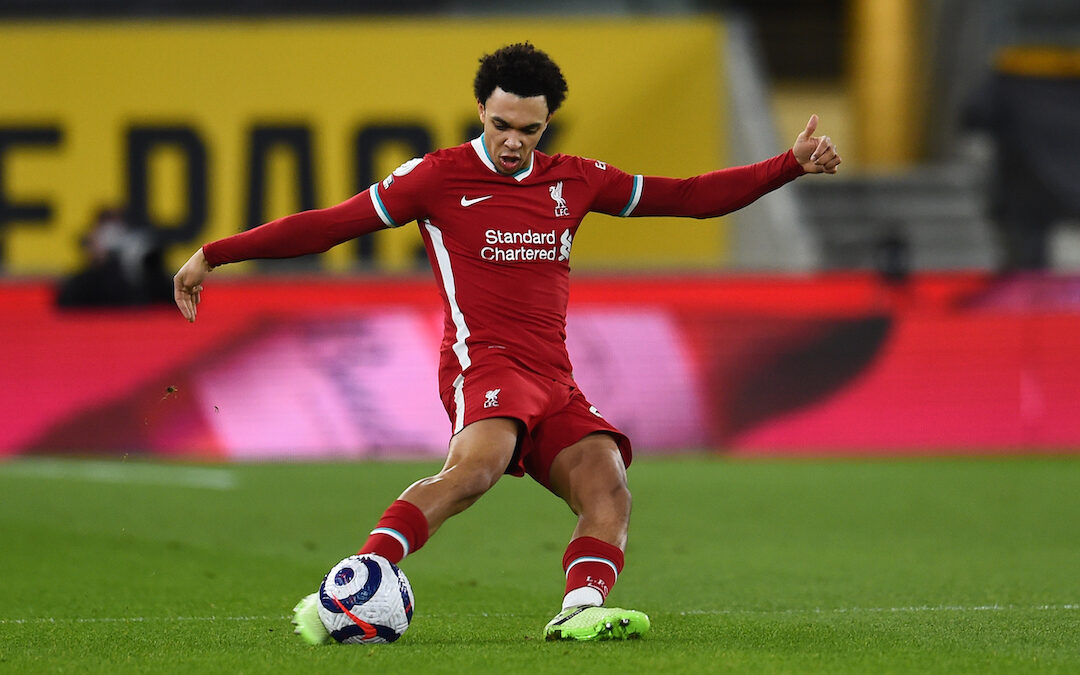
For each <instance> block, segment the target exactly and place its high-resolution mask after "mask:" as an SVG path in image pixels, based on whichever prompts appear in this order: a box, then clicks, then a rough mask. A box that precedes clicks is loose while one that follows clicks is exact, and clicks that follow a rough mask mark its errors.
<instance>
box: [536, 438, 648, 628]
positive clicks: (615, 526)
mask: <svg viewBox="0 0 1080 675" xmlns="http://www.w3.org/2000/svg"><path fill="white" fill-rule="evenodd" d="M548 485H549V487H550V488H551V490H552V491H553V492H554V493H555V494H557V495H558V496H560V497H562V499H563V500H564V501H566V503H567V504H568V505H569V506H570V508H571V510H573V512H574V513H575V514H576V515H577V517H578V521H577V526H576V527H575V528H574V533H573V536H572V539H571V541H570V544H569V545H568V546H567V548H566V553H565V555H564V556H563V569H564V570H565V571H566V593H565V595H564V597H563V611H562V612H560V613H559V614H558V615H557V616H556V617H555V618H554V619H552V620H551V622H550V623H549V624H548V625H547V627H546V628H545V635H546V637H547V638H548V639H575V640H593V639H610V638H627V637H639V636H641V635H643V634H644V633H645V632H646V631H648V629H649V618H648V617H647V616H646V615H645V614H643V613H641V612H637V611H633V610H623V609H619V608H609V607H603V604H604V600H605V599H606V598H607V595H608V593H609V592H610V591H611V588H612V587H613V586H614V585H615V581H616V580H617V579H618V575H619V573H620V572H621V571H622V567H623V551H624V549H625V548H626V537H627V530H628V528H629V525H630V506H631V496H630V490H629V488H628V487H627V483H626V466H625V464H624V460H623V455H622V453H621V452H620V450H619V447H618V445H617V444H616V442H615V438H614V437H613V436H611V435H610V434H608V433H604V432H600V433H592V434H589V435H587V436H586V437H585V438H583V439H581V440H580V441H578V442H577V443H574V444H573V445H571V446H569V447H567V448H566V449H564V450H562V451H561V452H560V453H559V454H558V455H557V456H556V457H555V459H554V460H553V461H552V463H551V468H550V473H549V475H548Z"/></svg>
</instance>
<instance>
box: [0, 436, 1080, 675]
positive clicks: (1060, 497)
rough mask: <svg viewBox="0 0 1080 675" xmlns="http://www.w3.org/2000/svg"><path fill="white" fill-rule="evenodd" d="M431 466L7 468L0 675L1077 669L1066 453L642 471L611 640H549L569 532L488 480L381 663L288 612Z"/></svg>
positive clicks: (537, 492)
mask: <svg viewBox="0 0 1080 675" xmlns="http://www.w3.org/2000/svg"><path fill="white" fill-rule="evenodd" d="M435 470H437V466H436V465H435V464H431V463H394V464H381V463H355V464H314V465H312V464H273V465H228V466H220V465H219V466H191V465H175V464H160V463H149V462H142V461H127V462H86V461H75V460H44V459H41V460H17V461H12V462H8V463H6V464H0V533H2V535H3V539H2V541H3V544H2V550H3V552H2V554H0V670H10V671H11V672H46V671H47V672H80V673H81V672H102V673H105V672H108V673H114V672H139V673H145V672H192V673H196V672H197V673H207V672H347V671H345V670H344V669H350V670H356V669H359V668H362V669H364V670H365V671H368V672H388V673H404V672H409V673H428V672H433V673H435V672H445V673H463V672H469V673H477V672H492V673H494V672H499V673H504V672H530V673H560V674H565V673H575V672H589V673H604V672H611V673H648V672H671V673H691V672H747V673H772V672H798V673H803V672H823V673H845V672H852V673H868V672H873V673H884V672H910V673H933V672H942V673H954V672H976V671H977V672H980V673H984V672H1001V673H1015V672H1055V671H1056V672H1077V671H1080V457H1062V458H1026V459H979V460H903V461H901V460H888V461H886V460H880V461H846V460H845V461H761V462H747V461H730V460H724V459H717V458H706V457H692V458H676V459H666V460H649V459H640V460H638V461H637V462H635V464H634V466H633V467H632V468H631V471H630V480H631V488H632V490H633V492H634V495H635V504H634V521H633V524H632V528H631V543H630V548H629V550H628V554H627V567H626V570H625V571H624V573H623V575H622V577H621V578H620V580H619V584H618V586H617V587H616V588H615V590H614V592H613V593H612V596H611V598H610V602H611V603H612V604H616V605H620V606H625V607H633V608H636V609H641V610H643V611H645V612H647V613H648V614H649V615H650V616H651V618H652V622H653V630H652V632H651V633H650V634H649V635H648V636H647V637H646V638H645V639H644V640H640V641H633V642H628V643H598V644H566V643H547V642H544V641H543V639H542V638H541V632H542V628H543V625H544V623H546V622H547V620H548V619H549V618H550V617H551V615H553V614H554V612H555V611H556V610H557V609H558V603H559V599H560V597H561V594H562V574H561V570H560V558H561V556H562V551H563V547H564V546H565V543H566V539H567V537H568V536H569V533H570V530H571V528H572V525H573V519H572V516H571V514H570V512H569V511H568V510H567V509H566V507H565V506H563V505H562V504H561V503H560V502H559V501H558V500H556V499H555V498H554V497H552V496H551V495H549V494H548V493H546V492H545V491H544V490H543V489H542V488H539V487H537V486H536V485H535V484H532V483H531V482H529V481H528V480H516V479H510V478H506V479H504V480H503V481H501V482H500V484H499V485H498V486H496V488H495V489H494V490H493V491H492V492H491V493H489V494H488V495H487V496H485V497H484V499H482V500H481V501H480V502H479V503H478V504H477V505H476V506H475V507H473V508H472V509H470V510H469V511H468V512H466V513H465V514H463V515H461V516H458V517H457V518H455V519H452V520H451V521H450V522H448V523H447V524H446V525H445V526H444V527H443V529H442V530H441V531H440V532H439V533H438V535H437V536H436V537H434V538H433V539H432V541H431V542H430V543H429V544H428V546H427V547H426V548H425V549H424V550H423V551H421V552H420V553H419V554H417V555H416V556H415V557H413V558H409V559H407V560H406V561H405V564H404V565H403V569H404V570H405V572H406V573H407V574H408V575H409V579H410V580H411V581H412V584H413V588H414V590H415V593H416V612H417V613H416V616H415V619H414V621H413V625H412V627H411V628H410V630H409V632H408V633H407V634H406V635H405V637H404V638H402V639H401V640H400V641H398V642H397V643H395V644H392V645H382V646H374V647H365V646H342V645H333V646H325V647H309V646H307V645H305V644H303V643H302V642H301V641H300V640H299V639H298V638H297V637H296V636H294V635H293V634H292V632H291V626H290V624H289V609H290V608H291V607H292V606H293V604H294V603H295V602H296V600H297V599H299V598H300V597H301V596H302V595H304V594H306V593H308V592H310V591H311V590H313V589H314V588H315V586H316V585H317V584H318V582H319V579H320V577H321V576H322V574H323V573H324V572H325V570H326V569H328V568H329V567H330V566H331V565H332V564H333V563H335V562H337V561H338V560H339V559H340V558H342V557H344V556H345V555H347V554H349V553H351V552H353V551H354V550H355V549H356V548H357V547H358V546H359V545H360V543H361V542H362V541H363V539H364V538H365V536H366V532H367V531H368V529H370V527H371V526H372V524H373V523H374V521H375V519H376V518H377V517H378V515H379V513H381V511H382V509H383V508H384V507H385V506H386V505H387V504H388V503H389V502H390V501H391V500H392V499H393V498H394V497H396V496H397V494H398V493H399V492H400V491H401V490H402V489H403V488H404V487H405V486H406V485H408V484H409V483H411V482H412V481H413V480H415V479H416V478H419V477H421V476H423V475H428V474H430V473H433V472H434V471H435Z"/></svg>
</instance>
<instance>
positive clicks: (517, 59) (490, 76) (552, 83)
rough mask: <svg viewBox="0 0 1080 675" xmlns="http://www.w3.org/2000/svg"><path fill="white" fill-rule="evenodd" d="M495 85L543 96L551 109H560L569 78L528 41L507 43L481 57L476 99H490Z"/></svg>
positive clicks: (475, 86)
mask: <svg viewBox="0 0 1080 675" xmlns="http://www.w3.org/2000/svg"><path fill="white" fill-rule="evenodd" d="M495 87H500V88H501V89H502V90H503V91H505V92H508V93H510V94H517V95H518V96H521V97H529V96H543V97H544V98H545V99H546V100H547V107H548V112H549V113H553V112H555V111H556V110H558V109H559V106H560V105H562V102H563V100H564V99H565V98H566V79H565V78H564V77H563V74H562V71H561V70H559V66H557V65H556V64H555V62H554V61H552V60H551V58H550V57H549V56H548V55H547V54H545V53H544V52H542V51H540V50H539V49H537V48H536V47H533V46H532V45H531V44H529V43H528V42H518V43H516V44H512V45H507V46H505V47H503V48H502V49H499V50H497V51H496V52H495V53H493V54H485V55H484V56H482V57H481V58H480V68H479V69H478V70H477V71H476V80H474V81H473V93H474V94H476V100H477V101H480V102H484V101H487V100H488V98H489V97H490V96H491V92H493V91H495Z"/></svg>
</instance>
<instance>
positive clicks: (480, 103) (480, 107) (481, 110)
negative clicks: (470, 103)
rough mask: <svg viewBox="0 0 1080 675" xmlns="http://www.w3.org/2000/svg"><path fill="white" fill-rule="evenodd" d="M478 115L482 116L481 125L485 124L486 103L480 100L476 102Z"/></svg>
mask: <svg viewBox="0 0 1080 675" xmlns="http://www.w3.org/2000/svg"><path fill="white" fill-rule="evenodd" d="M476 113H477V114H478V115H480V123H481V124H483V123H484V122H485V121H486V120H485V119H484V102H483V101H480V100H477V101H476Z"/></svg>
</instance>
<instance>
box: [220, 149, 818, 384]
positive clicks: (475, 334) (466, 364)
mask: <svg viewBox="0 0 1080 675" xmlns="http://www.w3.org/2000/svg"><path fill="white" fill-rule="evenodd" d="M802 173H803V170H802V167H801V166H800V165H799V164H798V162H797V161H796V160H795V157H794V155H793V154H792V152H791V151H790V150H789V151H788V152H786V153H784V154H781V155H778V156H776V157H773V158H771V159H767V160H765V161H762V162H758V163H756V164H751V165H748V166H741V167H735V168H729V169H723V170H720V171H713V172H710V173H706V174H703V175H700V176H695V177H692V178H685V179H678V178H662V177H654V176H641V175H636V176H635V175H630V174H627V173H625V172H623V171H620V170H619V169H617V168H615V167H613V166H610V165H607V164H605V163H604V162H601V161H597V160H593V159H586V158H583V157H575V156H571V155H561V154H557V155H551V156H549V155H545V154H543V153H540V152H533V156H532V161H531V163H530V164H529V166H527V167H526V168H524V169H522V170H520V171H518V172H517V173H516V174H514V175H512V176H507V175H504V174H501V173H499V172H498V171H497V170H496V169H495V166H494V164H493V163H492V161H491V159H490V157H488V154H487V151H486V150H485V148H484V145H483V140H482V138H477V139H474V140H473V141H472V142H470V143H465V144H463V145H460V146H457V147H453V148H447V149H444V150H439V151H436V152H433V153H431V154H429V155H426V156H425V157H423V158H418V159H414V160H411V161H410V162H407V163H406V164H404V165H402V166H401V167H399V168H398V169H397V170H396V171H394V172H393V174H391V175H390V176H388V177H387V178H386V179H385V180H383V181H382V182H380V183H376V184H374V185H372V186H371V187H370V188H369V189H368V190H366V191H364V192H361V193H360V194H358V195H356V196H354V197H352V198H351V199H348V200H346V201H344V202H342V203H340V204H338V205H336V206H331V207H329V208H326V209H319V210H314V211H305V212H303V213H297V214H294V215H290V216H286V217H284V218H279V219H277V220H274V221H272V222H269V223H267V224H265V225H262V226H260V227H257V228H255V229H252V230H249V231H247V232H243V233H240V234H237V235H234V236H231V237H227V238H225V239H221V240H218V241H215V242H213V243H210V244H207V245H206V246H205V247H203V251H204V253H205V255H206V259H207V261H208V262H209V263H210V264H211V265H212V266H217V265H221V264H224V263H229V262H236V261H240V260H249V259H253V258H286V257H294V256H299V255H305V254H309V253H320V252H322V251H325V250H327V249H329V248H331V247H332V246H334V245H336V244H339V243H342V242H344V241H348V240H350V239H353V238H355V237H358V236H361V235H364V234H367V233H369V232H373V231H375V230H379V229H382V228H385V227H398V226H400V225H402V224H405V223H408V222H411V221H414V220H415V221H417V222H418V224H419V226H420V233H421V235H422V236H423V239H424V244H425V246H426V248H427V253H428V258H429V260H430V262H431V267H432V270H433V272H434V274H435V280H436V282H437V283H438V287H439V292H440V295H441V296H442V300H443V305H444V309H445V330H444V336H443V342H442V352H441V355H442V358H441V365H440V387H441V388H443V389H445V388H446V387H450V386H460V381H461V380H460V378H461V377H462V376H467V373H468V370H469V368H470V367H471V366H473V365H474V364H476V363H477V362H479V361H482V360H483V359H484V358H486V357H487V356H488V355H493V354H499V355H500V356H502V357H505V358H510V359H512V360H514V361H517V362H518V363H520V364H521V365H523V366H524V367H526V368H529V369H530V370H532V371H534V372H536V373H539V374H541V375H545V376H550V377H552V378H554V379H557V380H562V381H570V379H571V378H572V371H571V366H570V360H569V358H568V356H567V353H566V346H565V339H566V333H565V327H566V307H567V301H568V298H569V275H570V250H571V247H572V245H573V240H574V236H575V235H576V233H577V228H578V226H579V225H580V223H581V220H582V218H583V217H584V216H585V214H586V213H588V212H589V211H598V212H601V213H607V214H611V215H616V216H689V217H694V218H710V217H714V216H720V215H723V214H725V213H730V212H732V211H735V210H737V209H740V208H742V207H743V206H746V205H747V204H749V203H751V202H753V201H754V200H755V199H757V198H758V197H761V196H762V195H764V194H765V193H767V192H769V191H771V190H774V189H776V188H778V187H780V186H782V185H784V184H785V183H787V182H789V181H791V180H793V179H794V178H796V177H798V176H800V175H802ZM455 383H456V384H455Z"/></svg>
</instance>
